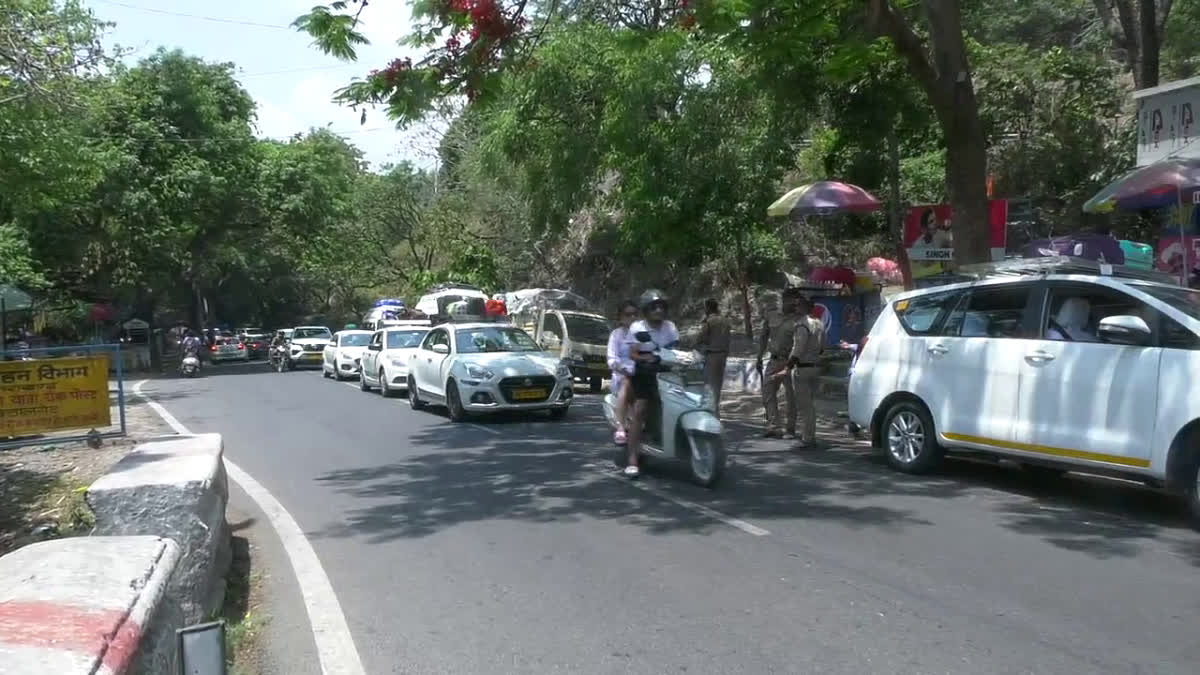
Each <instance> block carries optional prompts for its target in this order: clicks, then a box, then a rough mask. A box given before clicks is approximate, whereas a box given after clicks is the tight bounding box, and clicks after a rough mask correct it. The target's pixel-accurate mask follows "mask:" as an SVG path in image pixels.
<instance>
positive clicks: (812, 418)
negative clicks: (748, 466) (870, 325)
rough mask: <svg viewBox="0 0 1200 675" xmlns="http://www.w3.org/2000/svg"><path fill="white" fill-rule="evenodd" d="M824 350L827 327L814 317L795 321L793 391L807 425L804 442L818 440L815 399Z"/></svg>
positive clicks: (804, 428)
mask: <svg viewBox="0 0 1200 675" xmlns="http://www.w3.org/2000/svg"><path fill="white" fill-rule="evenodd" d="M824 347H825V325H824V324H822V323H821V320H820V319H818V318H816V317H814V316H803V317H800V318H799V319H797V321H796V330H795V332H794V333H793V338H792V352H791V356H790V358H789V361H791V362H792V363H793V364H795V365H794V366H793V367H792V377H791V380H792V390H793V392H794V395H795V398H796V411H797V413H798V414H799V416H800V417H801V419H802V420H803V422H804V427H803V428H802V429H801V430H800V442H801V443H805V444H808V443H813V442H815V441H816V440H817V410H816V406H815V405H814V404H813V396H814V394H815V393H816V389H817V378H818V377H819V376H820V374H821V369H820V368H819V367H818V361H819V360H820V358H821V351H822V350H823V349H824Z"/></svg>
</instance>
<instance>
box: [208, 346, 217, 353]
mask: <svg viewBox="0 0 1200 675" xmlns="http://www.w3.org/2000/svg"><path fill="white" fill-rule="evenodd" d="M208 351H210V352H215V351H217V346H216V345H209V346H208Z"/></svg>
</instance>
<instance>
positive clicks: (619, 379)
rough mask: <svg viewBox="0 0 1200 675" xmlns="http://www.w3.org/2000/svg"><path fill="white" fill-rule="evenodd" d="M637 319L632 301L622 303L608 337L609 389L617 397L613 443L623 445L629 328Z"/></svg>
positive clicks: (630, 366) (629, 360)
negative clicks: (610, 372) (610, 376)
mask: <svg viewBox="0 0 1200 675" xmlns="http://www.w3.org/2000/svg"><path fill="white" fill-rule="evenodd" d="M637 318H638V307H637V305H636V304H635V303H634V302H633V301H632V300H626V301H625V302H622V303H621V305H620V307H619V309H618V310H617V328H616V329H615V330H613V332H612V333H611V334H610V335H609V336H608V367H609V369H610V370H611V371H612V379H611V384H610V388H611V389H612V392H613V393H614V394H616V395H617V409H616V414H617V420H618V423H617V429H616V431H614V432H613V442H615V443H616V444H618V445H623V444H624V443H625V411H626V409H627V408H628V406H629V390H630V388H629V387H627V386H625V384H627V383H628V380H629V378H630V377H633V370H634V361H633V357H632V356H631V354H630V350H629V327H630V326H631V325H633V322H634V321H635V320H636V319H637Z"/></svg>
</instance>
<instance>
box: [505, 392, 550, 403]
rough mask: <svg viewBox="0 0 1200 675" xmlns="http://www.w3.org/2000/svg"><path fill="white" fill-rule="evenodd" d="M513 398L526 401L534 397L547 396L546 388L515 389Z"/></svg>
mask: <svg viewBox="0 0 1200 675" xmlns="http://www.w3.org/2000/svg"><path fill="white" fill-rule="evenodd" d="M513 398H514V399H516V400H518V401H526V400H529V399H534V398H546V390H545V389H514V390H513Z"/></svg>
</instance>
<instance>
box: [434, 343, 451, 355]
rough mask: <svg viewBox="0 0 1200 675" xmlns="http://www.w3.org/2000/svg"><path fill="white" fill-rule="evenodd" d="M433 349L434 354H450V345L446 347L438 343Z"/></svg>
mask: <svg viewBox="0 0 1200 675" xmlns="http://www.w3.org/2000/svg"><path fill="white" fill-rule="evenodd" d="M431 349H433V353H434V354H449V353H450V345H446V344H441V343H438V344H436V345H434V346H433V347H431Z"/></svg>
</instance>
